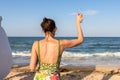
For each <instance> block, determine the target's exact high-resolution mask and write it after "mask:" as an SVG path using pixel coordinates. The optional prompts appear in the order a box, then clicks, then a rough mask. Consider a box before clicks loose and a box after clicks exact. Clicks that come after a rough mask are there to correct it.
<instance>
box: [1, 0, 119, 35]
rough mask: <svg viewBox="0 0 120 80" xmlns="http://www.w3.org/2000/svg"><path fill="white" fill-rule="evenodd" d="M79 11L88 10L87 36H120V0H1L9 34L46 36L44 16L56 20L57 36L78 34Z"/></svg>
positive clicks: (3, 22)
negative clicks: (76, 21) (41, 24)
mask: <svg viewBox="0 0 120 80" xmlns="http://www.w3.org/2000/svg"><path fill="white" fill-rule="evenodd" d="M78 12H82V13H83V14H84V18H85V19H84V21H83V23H82V29H83V32H84V36H86V37H106V36H107V37H110V36H112V37H120V0H59V1H58V0H0V16H2V17H3V21H2V26H3V28H4V29H5V31H6V33H7V35H8V36H43V35H44V34H43V32H42V30H41V27H40V23H41V21H42V19H43V18H44V17H48V18H52V19H54V20H55V22H56V25H57V32H56V36H77V32H76V31H77V30H76V24H75V19H76V14H77V13H78Z"/></svg>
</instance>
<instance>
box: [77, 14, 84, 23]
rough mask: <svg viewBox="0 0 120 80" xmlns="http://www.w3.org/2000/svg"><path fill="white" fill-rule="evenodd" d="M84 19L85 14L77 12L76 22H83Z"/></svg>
mask: <svg viewBox="0 0 120 80" xmlns="http://www.w3.org/2000/svg"><path fill="white" fill-rule="evenodd" d="M82 21H83V15H82V14H81V13H78V14H77V18H76V22H77V23H81V22H82Z"/></svg>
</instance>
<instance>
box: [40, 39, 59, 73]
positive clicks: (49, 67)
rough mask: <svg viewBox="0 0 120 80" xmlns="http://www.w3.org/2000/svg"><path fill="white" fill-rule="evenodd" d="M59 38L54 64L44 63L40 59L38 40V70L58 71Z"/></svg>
mask: <svg viewBox="0 0 120 80" xmlns="http://www.w3.org/2000/svg"><path fill="white" fill-rule="evenodd" d="M60 57H61V56H60V40H58V58H57V62H56V63H54V64H49V63H44V62H42V61H40V44H39V41H38V60H39V71H42V70H48V71H50V72H59V65H60V60H61V58H60Z"/></svg>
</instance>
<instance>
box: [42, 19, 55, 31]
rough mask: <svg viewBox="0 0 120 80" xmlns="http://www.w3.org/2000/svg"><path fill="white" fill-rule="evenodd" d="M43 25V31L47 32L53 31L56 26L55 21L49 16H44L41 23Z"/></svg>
mask: <svg viewBox="0 0 120 80" xmlns="http://www.w3.org/2000/svg"><path fill="white" fill-rule="evenodd" d="M41 27H42V29H43V31H44V32H45V33H46V32H51V33H52V32H53V30H54V29H55V28H56V25H55V21H54V20H52V19H49V18H46V17H45V18H43V22H42V23H41Z"/></svg>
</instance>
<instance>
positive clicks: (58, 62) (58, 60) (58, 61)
mask: <svg viewBox="0 0 120 80" xmlns="http://www.w3.org/2000/svg"><path fill="white" fill-rule="evenodd" d="M56 64H58V66H57V67H58V68H59V64H60V40H58V59H57V63H56Z"/></svg>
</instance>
